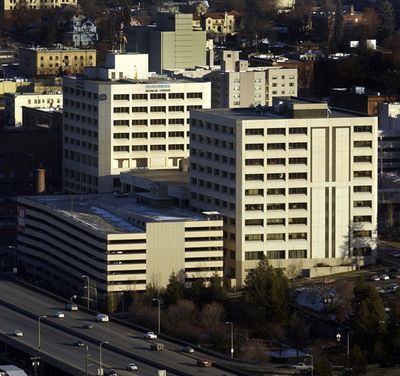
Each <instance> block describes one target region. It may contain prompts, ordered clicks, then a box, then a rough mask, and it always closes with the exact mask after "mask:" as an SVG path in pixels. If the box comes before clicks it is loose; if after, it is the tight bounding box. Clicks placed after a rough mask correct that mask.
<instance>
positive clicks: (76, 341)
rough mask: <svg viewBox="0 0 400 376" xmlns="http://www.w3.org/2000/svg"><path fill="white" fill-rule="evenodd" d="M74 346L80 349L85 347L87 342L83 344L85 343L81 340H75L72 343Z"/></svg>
mask: <svg viewBox="0 0 400 376" xmlns="http://www.w3.org/2000/svg"><path fill="white" fill-rule="evenodd" d="M72 344H73V345H74V346H78V347H83V346H85V342H83V341H82V340H80V339H74V341H73V342H72Z"/></svg>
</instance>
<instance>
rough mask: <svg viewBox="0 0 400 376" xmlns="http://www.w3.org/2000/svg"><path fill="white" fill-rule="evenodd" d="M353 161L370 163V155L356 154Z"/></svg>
mask: <svg viewBox="0 0 400 376" xmlns="http://www.w3.org/2000/svg"><path fill="white" fill-rule="evenodd" d="M354 162H364V163H372V156H371V155H357V156H354Z"/></svg>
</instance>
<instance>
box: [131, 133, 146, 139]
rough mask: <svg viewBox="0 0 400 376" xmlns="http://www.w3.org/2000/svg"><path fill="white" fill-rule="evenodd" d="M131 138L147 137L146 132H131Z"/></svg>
mask: <svg viewBox="0 0 400 376" xmlns="http://www.w3.org/2000/svg"><path fill="white" fill-rule="evenodd" d="M132 138H147V133H146V132H136V133H132Z"/></svg>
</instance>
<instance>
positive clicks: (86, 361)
mask: <svg viewBox="0 0 400 376" xmlns="http://www.w3.org/2000/svg"><path fill="white" fill-rule="evenodd" d="M88 357H89V346H88V345H86V356H85V376H87V375H88Z"/></svg>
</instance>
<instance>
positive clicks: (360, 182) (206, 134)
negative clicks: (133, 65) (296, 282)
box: [190, 100, 378, 285]
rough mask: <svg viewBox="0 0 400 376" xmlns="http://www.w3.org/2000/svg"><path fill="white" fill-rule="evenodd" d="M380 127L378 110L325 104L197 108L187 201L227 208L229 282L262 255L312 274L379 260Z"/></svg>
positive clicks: (210, 207) (209, 207) (238, 280)
mask: <svg viewBox="0 0 400 376" xmlns="http://www.w3.org/2000/svg"><path fill="white" fill-rule="evenodd" d="M377 131H378V127H377V119H376V118H375V117H368V116H360V115H359V114H355V113H351V112H342V111H337V110H333V109H332V110H330V109H329V108H328V107H327V105H326V104H325V103H308V102H301V101H296V100H282V101H277V102H276V105H275V106H274V107H273V108H270V109H254V108H253V109H230V110H228V109H212V110H204V111H193V113H192V114H191V142H190V153H191V156H190V191H191V198H190V200H191V201H190V203H191V206H192V208H194V209H196V210H217V211H219V212H221V213H222V214H223V215H224V248H225V271H224V272H225V275H226V276H227V277H228V278H231V279H232V283H233V284H234V283H237V284H238V285H241V284H243V281H244V279H245V277H246V274H247V272H248V271H249V270H251V269H252V268H254V267H255V266H256V265H257V263H258V262H259V260H260V259H261V258H262V257H263V256H265V257H266V258H267V259H268V260H269V261H270V263H271V264H272V265H273V266H274V267H281V268H287V267H289V265H295V266H296V267H298V268H299V271H304V272H306V271H307V272H308V273H309V274H310V275H311V276H314V275H318V274H321V273H325V272H326V270H328V272H330V273H332V271H333V270H334V268H335V267H336V268H338V267H339V266H340V265H349V264H350V263H357V264H360V263H363V262H365V263H368V262H370V261H373V259H374V257H375V248H376V244H375V243H376V221H377V219H376V218H377V170H378V169H377V143H378V138H377ZM326 266H331V268H326ZM318 267H319V269H318ZM323 268H325V270H321V269H323ZM338 269H339V268H338Z"/></svg>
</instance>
